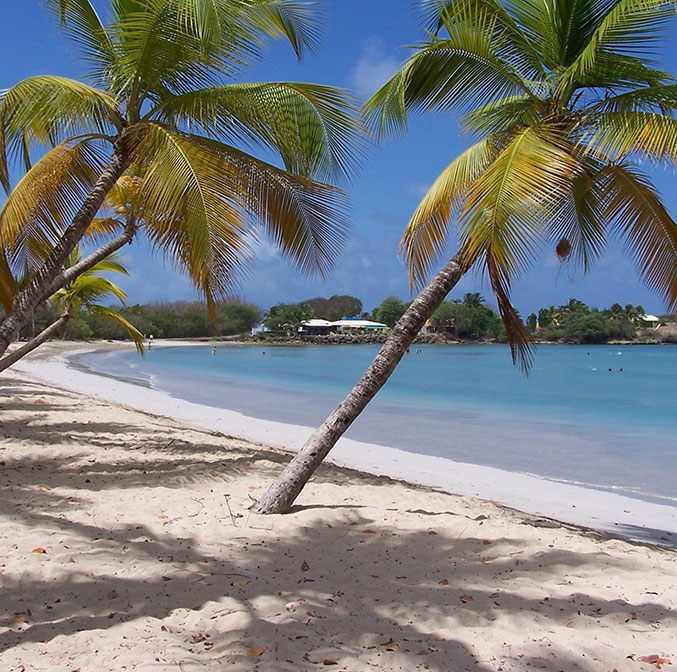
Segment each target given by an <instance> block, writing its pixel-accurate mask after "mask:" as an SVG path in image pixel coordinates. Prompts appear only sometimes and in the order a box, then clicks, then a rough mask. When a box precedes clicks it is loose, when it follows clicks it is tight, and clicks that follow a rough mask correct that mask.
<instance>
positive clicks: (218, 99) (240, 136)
mask: <svg viewBox="0 0 677 672" xmlns="http://www.w3.org/2000/svg"><path fill="white" fill-rule="evenodd" d="M356 112H357V110H356V106H355V102H354V100H353V99H352V98H351V97H350V96H349V95H348V94H347V93H346V92H343V91H340V90H338V89H334V88H331V87H326V86H319V85H315V84H301V83H295V82H267V83H256V84H233V85H228V86H217V87H213V88H209V89H201V90H197V91H192V92H190V93H188V94H184V95H182V96H173V97H170V98H169V99H167V100H166V101H163V103H162V104H161V105H160V107H159V108H157V109H156V110H155V112H154V116H157V117H158V118H160V119H165V120H166V121H167V122H171V123H172V124H173V125H175V126H176V127H177V128H181V127H184V128H185V127H188V128H190V127H191V126H195V125H198V126H200V127H201V128H202V129H204V130H205V131H206V132H207V133H208V134H209V135H210V136H211V137H216V138H219V139H221V140H223V141H225V142H232V141H234V140H237V141H243V140H244V141H245V142H256V143H260V144H262V145H264V146H266V147H269V148H271V149H273V150H275V151H277V152H279V153H280V155H281V157H282V159H283V160H284V163H285V166H286V168H287V169H288V170H290V171H291V172H294V173H297V174H300V175H306V176H309V177H315V178H317V179H320V180H323V181H331V180H333V179H339V180H342V179H345V178H347V177H349V176H350V175H352V174H354V172H355V170H356V168H357V166H358V163H359V160H360V158H361V157H362V156H363V154H364V145H365V138H364V132H363V130H362V128H361V124H360V121H359V119H358V117H357V114H356Z"/></svg>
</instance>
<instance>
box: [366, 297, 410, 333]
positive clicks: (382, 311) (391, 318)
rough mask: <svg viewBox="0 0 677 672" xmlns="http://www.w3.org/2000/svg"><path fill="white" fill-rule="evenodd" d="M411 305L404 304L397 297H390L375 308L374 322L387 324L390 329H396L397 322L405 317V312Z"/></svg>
mask: <svg viewBox="0 0 677 672" xmlns="http://www.w3.org/2000/svg"><path fill="white" fill-rule="evenodd" d="M408 305H409V304H407V303H404V301H402V300H401V299H398V298H397V297H396V296H389V297H388V298H386V299H383V301H381V303H380V304H379V305H378V306H377V307H376V308H374V310H373V311H372V315H373V317H374V320H376V321H377V322H382V323H383V324H387V325H388V326H389V327H394V326H395V323H396V322H397V320H399V319H400V317H402V315H404V311H405V310H406V309H407V306H408Z"/></svg>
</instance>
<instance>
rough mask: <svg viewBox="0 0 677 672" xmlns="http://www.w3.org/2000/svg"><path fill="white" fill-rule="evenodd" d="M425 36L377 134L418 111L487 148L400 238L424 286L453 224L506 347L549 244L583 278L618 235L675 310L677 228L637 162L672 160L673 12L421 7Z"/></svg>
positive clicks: (519, 333) (447, 176)
mask: <svg viewBox="0 0 677 672" xmlns="http://www.w3.org/2000/svg"><path fill="white" fill-rule="evenodd" d="M420 6H421V8H422V15H423V19H424V22H425V24H426V27H427V28H428V29H429V30H430V31H431V32H430V33H429V35H430V37H429V39H428V40H427V41H425V42H423V43H421V44H419V45H418V46H417V47H416V49H415V51H414V53H413V54H412V56H411V57H410V58H409V59H408V60H407V62H406V63H405V64H404V66H403V67H402V68H401V70H400V71H399V72H398V73H397V74H396V75H395V76H394V77H393V78H392V79H391V80H390V81H389V82H388V83H387V84H386V85H385V86H384V87H383V88H382V89H381V90H379V91H378V92H377V93H376V94H375V95H374V96H373V97H372V98H371V99H370V101H369V102H368V103H367V106H366V110H367V114H368V118H369V122H370V124H371V126H372V128H373V129H374V131H375V132H376V133H378V134H379V135H380V136H381V137H386V136H388V135H393V134H400V133H403V132H404V131H405V130H406V128H407V124H408V112H409V110H412V109H413V110H422V111H436V112H447V111H451V110H459V111H461V112H462V113H463V117H462V119H461V124H462V128H463V131H464V132H465V133H467V134H468V135H472V136H475V137H476V138H478V140H477V142H476V144H474V145H472V146H471V147H470V148H469V149H468V150H466V151H465V152H464V153H463V154H461V155H460V156H459V157H458V158H457V159H455V160H454V161H453V162H452V163H451V164H450V165H449V166H448V167H447V168H446V169H445V170H444V171H443V172H442V174H441V175H440V176H439V177H438V178H437V180H436V181H435V183H434V184H433V185H432V187H431V188H430V190H429V191H428V193H427V194H426V196H425V198H424V199H423V201H422V202H421V204H420V205H419V207H418V209H417V210H416V212H415V213H414V216H413V217H412V219H411V221H410V223H409V226H408V227H407V230H406V232H405V235H404V238H403V240H402V248H401V249H402V253H403V255H404V257H405V259H406V261H407V263H408V266H409V270H410V274H411V279H412V283H414V284H422V283H423V281H424V279H425V278H426V276H427V275H428V273H429V272H430V270H431V269H432V267H433V265H434V264H435V263H436V261H437V260H438V259H439V257H440V255H441V254H442V253H443V252H444V249H445V244H446V240H447V236H448V233H449V230H450V228H451V227H452V226H454V225H455V227H456V231H457V233H458V236H459V238H460V241H461V250H462V254H463V265H464V268H470V267H472V266H473V265H478V266H482V267H483V269H484V271H485V272H486V273H487V275H488V277H489V280H490V282H491V285H492V288H493V290H494V292H495V293H496V296H497V299H498V306H499V310H500V313H501V315H502V317H503V319H504V322H505V325H506V329H507V333H508V335H509V337H510V339H511V341H513V342H515V343H516V344H517V346H518V353H519V354H521V355H522V356H523V357H527V356H528V351H527V350H526V348H525V345H526V343H527V342H528V334H527V333H526V332H525V330H524V328H523V326H522V323H521V321H520V320H519V318H518V316H517V314H516V313H515V311H514V310H513V308H512V306H511V304H510V301H509V290H510V286H511V284H512V283H513V282H514V280H515V279H516V278H517V277H518V276H519V275H520V273H521V272H522V271H523V270H524V269H525V268H526V267H527V266H528V264H529V263H530V262H531V261H532V260H533V259H534V258H535V257H536V255H537V254H538V253H539V251H540V250H541V248H542V246H543V244H544V243H546V242H547V241H552V245H553V247H556V248H557V252H558V254H559V255H560V257H561V258H562V259H572V260H575V261H576V262H579V263H580V264H581V265H582V266H583V267H584V268H585V269H587V268H589V267H590V265H591V264H592V263H593V262H594V261H595V260H596V259H597V258H598V257H599V256H600V254H601V253H602V251H603V249H604V247H605V244H606V242H607V239H608V238H609V237H610V236H611V237H619V238H622V239H623V240H624V241H625V244H626V249H627V251H628V253H629V254H630V256H631V257H632V258H633V259H634V260H635V262H636V264H637V268H638V270H639V273H640V275H641V276H642V277H643V278H644V280H645V281H646V282H647V283H648V285H649V286H650V287H651V288H652V289H654V290H656V291H657V292H659V293H660V294H661V295H662V296H663V297H664V299H665V300H666V302H667V304H668V305H669V306H670V307H671V308H672V307H674V306H676V305H677V272H676V265H675V264H676V259H677V227H676V226H675V222H674V221H673V219H672V217H671V216H670V214H669V213H668V212H667V210H666V209H665V206H664V205H663V203H662V202H661V200H660V197H659V195H658V193H657V191H656V188H655V186H654V185H653V184H652V182H651V179H650V177H649V176H648V175H647V174H646V172H645V170H644V168H643V166H642V165H641V163H640V162H638V161H637V159H642V160H646V161H649V162H653V163H668V164H673V163H674V161H675V158H677V120H676V119H675V109H676V108H677V84H675V80H674V79H673V77H672V76H671V75H670V74H668V73H667V72H664V71H662V70H660V69H659V68H657V67H656V65H655V64H654V63H653V62H652V61H651V60H650V58H649V56H650V55H651V54H652V53H655V52H656V46H657V42H656V38H657V37H658V36H659V35H660V34H661V31H662V30H664V29H665V28H666V27H667V25H668V21H669V20H670V19H671V18H672V17H674V13H675V11H674V3H673V2H667V1H661V0H617V1H611V0H582V1H579V2H568V1H560V0H545V1H544V2H533V1H532V0H513V1H512V2H500V1H499V0H463V1H461V0H422V2H421V3H420Z"/></svg>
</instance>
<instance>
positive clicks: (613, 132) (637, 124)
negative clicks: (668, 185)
mask: <svg viewBox="0 0 677 672" xmlns="http://www.w3.org/2000/svg"><path fill="white" fill-rule="evenodd" d="M593 119H594V125H592V126H591V127H590V129H589V130H586V131H584V132H583V134H582V140H581V142H582V144H587V145H589V146H590V147H592V148H594V150H596V151H598V152H601V153H603V154H605V155H607V156H610V157H614V158H615V159H616V160H620V159H624V158H625V157H628V156H632V155H639V156H641V157H643V158H646V159H649V160H652V161H657V162H660V161H665V160H668V161H671V162H674V161H675V160H677V119H675V118H673V117H670V116H667V115H665V114H660V113H656V112H643V111H641V110H638V111H635V110H621V111H618V112H605V113H603V114H599V115H595V116H594V117H593Z"/></svg>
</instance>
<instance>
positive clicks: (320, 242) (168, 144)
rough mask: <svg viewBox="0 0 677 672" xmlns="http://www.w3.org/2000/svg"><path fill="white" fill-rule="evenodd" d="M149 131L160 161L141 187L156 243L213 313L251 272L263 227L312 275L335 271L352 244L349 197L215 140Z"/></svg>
mask: <svg viewBox="0 0 677 672" xmlns="http://www.w3.org/2000/svg"><path fill="white" fill-rule="evenodd" d="M149 126H150V128H151V130H150V132H149V134H148V143H152V145H153V148H152V150H150V151H149V152H148V155H152V156H153V161H152V163H150V164H148V165H147V166H143V170H142V173H143V175H144V179H143V184H142V187H141V193H142V195H143V200H144V203H145V219H146V227H147V232H148V236H149V238H150V240H151V242H152V244H154V245H156V246H157V247H159V248H160V249H162V250H163V251H164V252H165V255H166V257H167V258H168V259H169V260H170V261H173V262H174V263H176V264H178V265H179V266H180V267H181V268H183V269H184V270H185V271H187V272H188V274H189V275H190V277H191V279H192V280H193V282H194V284H195V285H196V287H198V288H199V289H200V290H201V291H202V292H203V293H204V294H205V297H206V299H207V302H208V305H211V306H213V301H214V299H215V297H217V296H224V295H226V294H227V293H228V292H229V291H231V290H232V288H233V286H234V285H235V283H236V282H237V281H238V280H239V278H240V276H241V275H242V274H243V273H244V272H246V270H247V268H248V266H249V262H250V260H251V258H252V249H251V245H250V242H251V240H252V236H253V235H254V234H255V231H256V227H257V226H261V227H263V230H264V231H265V232H266V233H267V234H268V235H269V236H270V237H271V238H272V239H273V240H274V241H275V242H276V244H278V245H279V247H280V249H281V251H282V255H283V256H284V257H286V258H288V259H290V260H292V261H293V262H294V263H295V264H296V265H297V266H298V267H299V268H300V269H301V270H302V271H303V272H304V273H309V274H310V273H314V272H320V273H323V272H326V271H327V270H328V269H329V268H331V267H332V264H333V262H334V259H335V256H336V253H337V251H338V248H339V247H340V245H341V243H342V242H343V240H344V238H345V219H344V217H343V212H342V192H340V191H338V190H336V189H334V188H332V187H329V186H327V185H324V184H321V183H318V182H315V181H313V180H310V179H308V178H304V177H301V176H297V175H293V174H291V173H289V172H287V171H284V170H280V169H279V168H275V167H274V166H272V165H270V164H267V163H265V162H263V161H259V160H257V159H254V158H253V157H251V156H250V155H248V154H246V153H244V152H242V151H240V150H237V149H235V148H233V147H230V146H228V145H225V144H223V143H220V142H217V141H215V140H207V139H205V138H200V137H196V136H190V135H187V134H178V133H175V132H172V131H171V130H169V129H167V128H165V127H162V126H160V125H159V124H150V125H149ZM149 146H150V145H148V146H147V147H149Z"/></svg>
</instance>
